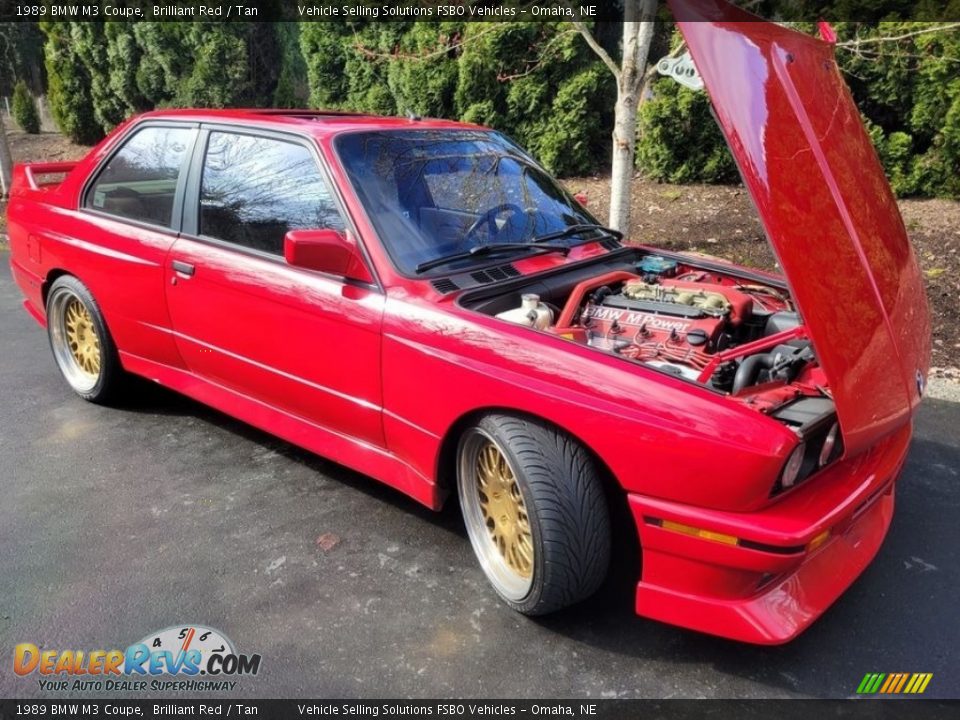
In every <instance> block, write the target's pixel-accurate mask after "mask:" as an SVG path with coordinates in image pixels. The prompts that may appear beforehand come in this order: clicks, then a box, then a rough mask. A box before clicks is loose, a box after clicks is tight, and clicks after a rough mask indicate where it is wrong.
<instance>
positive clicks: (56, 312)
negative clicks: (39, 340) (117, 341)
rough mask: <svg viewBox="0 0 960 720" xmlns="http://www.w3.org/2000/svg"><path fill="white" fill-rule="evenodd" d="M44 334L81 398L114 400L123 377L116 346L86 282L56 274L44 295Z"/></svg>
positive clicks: (58, 364) (70, 383) (65, 377)
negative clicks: (45, 329) (45, 305)
mask: <svg viewBox="0 0 960 720" xmlns="http://www.w3.org/2000/svg"><path fill="white" fill-rule="evenodd" d="M47 335H48V337H49V338H50V349H51V350H52V351H53V357H54V359H55V360H56V361H57V366H58V367H59V368H60V372H61V373H62V374H63V377H64V379H65V380H66V381H67V383H68V384H69V385H70V387H71V388H73V391H74V392H75V393H77V395H79V396H80V397H82V398H83V399H84V400H89V401H90V402H94V403H106V402H109V401H110V400H113V399H114V398H115V397H116V395H117V393H118V391H119V388H120V386H121V384H122V382H123V380H124V372H123V368H122V367H121V366H120V360H119V358H118V357H117V349H116V346H115V345H114V344H113V339H112V338H111V337H110V333H109V331H108V330H107V326H106V323H104V320H103V314H102V313H101V312H100V308H99V307H98V306H97V303H96V301H95V300H94V299H93V295H91V294H90V291H89V290H88V289H87V286H86V285H84V284H83V283H82V282H80V281H79V280H78V279H77V278H75V277H73V276H71V275H63V276H61V277H59V278H57V279H56V280H55V281H54V283H53V285H52V286H51V287H50V292H49V293H48V295H47Z"/></svg>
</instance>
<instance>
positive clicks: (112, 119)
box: [40, 0, 960, 198]
mask: <svg viewBox="0 0 960 720" xmlns="http://www.w3.org/2000/svg"><path fill="white" fill-rule="evenodd" d="M897 1H899V0H884V2H886V3H887V5H889V3H890V2H897ZM904 2H905V0H904ZM901 4H903V3H901ZM881 5H883V3H881ZM908 5H909V4H904V7H903V8H900V7H899V6H897V7H894V11H896V12H900V13H901V15H900V17H902V16H903V13H906V12H907V10H905V9H904V8H907V7H908ZM881 9H882V10H883V12H887V11H888V10H889V8H887V6H886V5H883V7H882V8H881ZM878 12H879V11H878ZM917 13H920V11H919V10H917V11H915V12H914V17H917V18H918V19H922V18H921V16H920V15H918V14H917ZM835 27H836V29H837V32H838V34H839V36H840V39H841V41H842V40H845V39H849V38H853V37H857V36H861V37H864V36H867V37H870V36H877V35H886V36H890V35H897V34H903V33H906V32H911V31H914V30H916V29H918V28H922V27H924V26H923V25H917V24H916V23H902V22H897V23H882V22H873V23H859V24H854V23H838V24H837V25H836V26H835ZM40 28H41V29H42V31H43V35H44V37H45V42H44V55H45V61H46V70H47V76H48V86H49V87H48V96H49V101H50V108H51V112H52V114H53V116H54V119H55V120H56V122H57V123H58V125H59V126H60V128H61V129H62V130H63V131H64V133H66V134H67V135H68V136H69V137H70V138H71V139H72V140H74V141H76V142H80V143H85V144H91V143H93V142H96V141H97V140H99V139H100V138H101V137H103V135H104V134H105V133H106V132H108V131H109V130H110V129H111V128H112V127H114V126H115V125H116V124H117V123H119V122H120V121H122V120H123V119H124V118H126V117H128V116H130V115H132V114H134V113H138V112H142V111H144V110H148V109H152V108H155V107H171V106H172V107H175V106H202V107H228V106H276V107H297V106H304V105H309V106H312V107H329V108H343V109H351V110H360V111H366V112H374V113H383V114H389V115H404V114H416V115H423V116H437V117H448V118H457V119H462V120H466V121H470V122H476V123H480V124H485V125H489V126H491V127H495V128H497V129H498V130H501V131H503V132H505V133H506V134H508V135H510V136H512V137H513V138H514V139H515V140H517V142H519V143H520V144H521V145H523V146H525V147H526V148H528V149H529V150H530V151H531V152H532V153H533V154H534V155H536V156H537V157H538V158H539V159H540V160H541V161H542V162H543V163H544V164H545V165H546V166H547V167H548V168H550V169H551V170H552V171H554V172H555V173H558V174H560V175H578V174H588V173H593V172H602V171H603V170H604V169H605V168H606V167H607V166H608V164H609V154H610V142H611V139H610V136H611V130H612V126H613V104H614V99H615V86H614V80H613V77H612V76H611V74H610V73H609V71H608V70H607V69H606V68H605V67H604V66H603V64H602V63H601V62H600V61H599V60H598V59H597V58H596V56H595V55H594V54H593V53H592V51H591V50H590V49H589V48H588V47H587V46H586V44H585V43H584V42H583V40H582V38H580V37H579V35H578V33H577V32H576V30H575V29H574V28H573V27H572V25H570V24H568V23H541V22H535V23H521V22H509V23H455V22H451V23H432V22H406V23H401V22H390V23H377V22H364V21H358V22H350V23H222V24H221V23H175V22H174V23H161V22H138V23H95V22H89V23H88V22H83V23H80V22H56V23H52V22H47V23H41V24H40ZM802 29H804V30H806V31H813V29H814V28H813V26H812V25H805V26H802ZM595 31H596V33H597V35H598V36H599V38H600V40H601V42H602V43H603V44H604V45H605V46H606V47H607V48H608V50H610V51H611V53H613V54H615V53H616V46H617V40H618V37H617V36H618V34H619V27H618V25H617V24H615V23H608V24H603V23H597V25H596V28H595ZM665 37H666V36H664V38H665ZM658 42H661V41H658ZM662 43H663V44H666V39H664V40H663V41H662ZM658 52H660V50H659V49H658V50H655V54H656V53H658ZM837 53H838V59H839V61H840V63H841V67H842V68H843V70H844V71H845V74H846V78H847V80H848V82H849V83H850V85H851V89H852V91H853V94H854V97H855V99H856V100H857V102H858V104H859V107H860V109H861V111H862V113H863V115H864V118H865V121H866V123H867V126H868V130H869V132H870V135H871V137H872V138H873V140H874V143H875V145H876V147H877V150H878V153H879V155H880V157H881V159H882V161H883V163H884V166H885V167H886V170H887V172H888V174H889V175H890V178H891V181H892V184H893V187H894V190H895V191H896V192H897V193H898V194H900V195H924V196H944V197H956V198H960V173H958V172H957V168H958V167H960V72H958V67H960V33H956V32H954V33H949V32H937V33H931V34H924V35H916V36H913V37H911V38H908V39H907V40H904V41H902V42H897V43H875V44H869V45H863V46H862V47H861V48H860V49H859V50H858V51H857V52H853V51H851V50H849V49H843V48H838V50H837ZM651 59H652V60H653V59H656V58H655V57H652V58H651ZM651 93H652V96H651V97H650V99H648V100H646V101H645V102H644V103H643V106H642V107H641V110H640V131H641V136H640V139H639V142H638V144H637V155H636V159H637V164H638V167H639V169H640V170H641V171H642V172H643V173H644V174H645V175H646V176H647V177H650V178H653V179H657V180H663V181H668V182H731V181H736V179H737V172H736V168H735V167H734V164H733V161H732V159H731V157H730V155H729V152H728V150H727V148H726V145H725V143H724V141H723V139H722V137H721V135H720V133H719V131H718V130H717V129H716V127H715V123H714V122H713V119H712V117H711V115H710V111H709V107H708V104H707V100H706V97H705V95H704V94H703V93H693V92H692V91H690V90H687V89H685V88H682V87H680V86H678V85H676V84H674V83H673V82H672V81H670V80H667V79H663V78H660V79H657V80H656V81H655V82H654V83H653V84H652V87H651Z"/></svg>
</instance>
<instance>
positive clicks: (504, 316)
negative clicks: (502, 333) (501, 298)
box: [497, 293, 553, 330]
mask: <svg viewBox="0 0 960 720" xmlns="http://www.w3.org/2000/svg"><path fill="white" fill-rule="evenodd" d="M497 317H498V318H500V319H501V320H506V321H508V322H512V323H516V324H517V325H526V326H527V327H535V328H536V329H537V330H546V329H547V328H548V327H550V326H551V325H553V311H552V310H551V309H550V308H549V307H547V306H546V305H544V304H543V303H542V302H540V296H539V295H537V294H536V293H525V294H523V295H521V296H520V307H518V308H514V309H513V310H505V311H504V312H502V313H497Z"/></svg>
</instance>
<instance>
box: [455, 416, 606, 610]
mask: <svg viewBox="0 0 960 720" xmlns="http://www.w3.org/2000/svg"><path fill="white" fill-rule="evenodd" d="M457 486H458V491H459V495H460V506H461V509H462V510H463V518H464V522H465V524H466V526H467V534H468V535H469V536H470V543H471V545H472V546H473V550H474V552H475V553H476V555H477V559H478V560H479V561H480V566H481V567H482V568H483V571H484V573H485V574H486V576H487V579H488V580H489V581H490V584H491V585H493V587H494V589H495V590H496V591H497V593H498V594H499V595H500V597H501V598H503V600H504V601H505V602H506V603H507V604H508V605H510V606H511V607H512V608H513V609H514V610H517V611H519V612H521V613H524V614H525V615H543V614H546V613H549V612H553V611H555V610H559V609H561V608H564V607H567V606H568V605H572V604H574V603H576V602H578V601H580V600H583V599H585V598H586V597H588V596H589V595H591V594H592V593H593V592H594V591H595V590H596V589H597V588H598V587H599V586H600V584H601V583H602V582H603V579H604V577H605V576H606V573H607V568H608V566H609V562H610V519H609V513H608V510H607V505H606V500H605V498H604V494H603V488H602V487H601V483H600V478H599V475H598V473H597V469H596V466H595V464H594V462H593V461H592V459H591V458H590V456H589V454H588V453H587V452H586V450H584V448H583V447H582V446H581V445H579V444H578V443H577V442H576V441H574V440H573V439H572V438H570V437H568V436H567V435H564V434H562V433H560V432H557V431H556V430H554V429H553V428H551V427H549V426H547V425H545V424H543V423H540V422H537V421H534V420H528V419H523V418H517V417H512V416H509V415H488V416H486V417H484V418H483V419H481V420H480V421H479V422H478V423H477V424H476V425H475V426H473V427H471V428H469V429H468V430H467V431H466V432H465V433H464V434H463V436H462V437H461V440H460V445H459V451H458V467H457Z"/></svg>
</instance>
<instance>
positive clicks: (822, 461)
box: [817, 423, 840, 467]
mask: <svg viewBox="0 0 960 720" xmlns="http://www.w3.org/2000/svg"><path fill="white" fill-rule="evenodd" d="M839 436H840V425H839V424H838V423H834V424H833V427H831V428H830V432H828V433H827V437H826V439H825V440H824V441H823V447H822V448H820V457H819V459H818V460H817V465H818V467H823V466H824V465H826V464H827V463H828V462H830V460H831V459H832V458H833V451H834V450H835V449H836V447H837V438H838V437H839Z"/></svg>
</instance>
